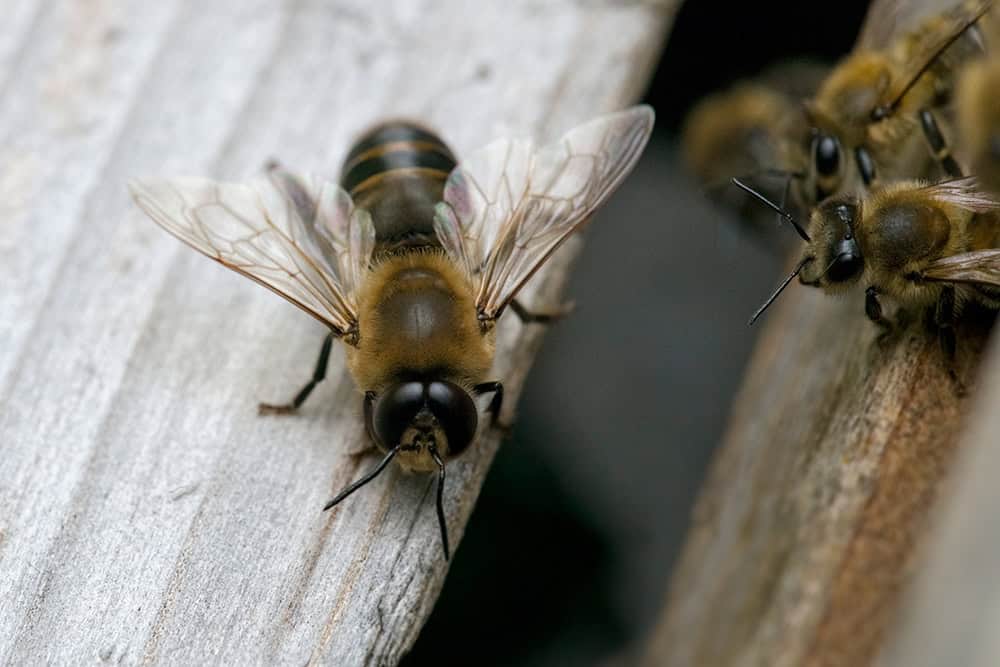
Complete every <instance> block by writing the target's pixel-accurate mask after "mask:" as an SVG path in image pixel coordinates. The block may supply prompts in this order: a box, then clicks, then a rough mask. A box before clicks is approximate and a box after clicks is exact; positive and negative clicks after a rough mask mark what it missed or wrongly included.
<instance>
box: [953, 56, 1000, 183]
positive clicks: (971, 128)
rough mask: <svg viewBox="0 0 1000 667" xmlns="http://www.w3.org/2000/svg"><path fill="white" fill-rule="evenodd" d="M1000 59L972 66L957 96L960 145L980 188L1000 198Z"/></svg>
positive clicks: (968, 68)
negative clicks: (999, 95)
mask: <svg viewBox="0 0 1000 667" xmlns="http://www.w3.org/2000/svg"><path fill="white" fill-rule="evenodd" d="M998 94H1000V55H997V54H994V55H992V56H991V57H990V59H989V60H985V61H979V62H975V63H972V64H970V65H968V66H967V67H966V68H965V70H964V71H963V72H962V75H961V77H960V79H959V82H958V88H957V90H956V92H955V114H956V120H957V126H958V132H959V141H958V143H959V145H960V147H961V150H962V155H963V158H964V160H965V161H966V163H967V164H968V166H969V169H970V170H971V172H972V173H974V174H975V175H976V177H977V178H978V179H979V182H980V185H981V186H982V187H984V188H986V189H987V190H990V191H991V192H993V193H994V194H998V195H1000V104H997V98H996V97H995V96H996V95H998Z"/></svg>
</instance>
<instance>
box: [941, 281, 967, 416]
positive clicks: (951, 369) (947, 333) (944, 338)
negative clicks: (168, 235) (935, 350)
mask: <svg viewBox="0 0 1000 667" xmlns="http://www.w3.org/2000/svg"><path fill="white" fill-rule="evenodd" d="M934 325H935V326H936V327H937V332H938V340H939V341H940V342H941V353H942V354H943V355H944V359H945V363H946V364H948V376H949V377H950V378H951V381H952V382H953V383H954V384H955V391H957V392H958V394H959V395H960V396H964V395H965V393H966V390H965V383H964V382H962V380H961V379H960V378H959V377H958V370H957V368H956V365H957V362H956V357H955V348H956V343H955V288H954V287H952V286H950V285H949V286H947V287H945V288H944V289H942V290H941V296H940V297H938V301H937V304H936V305H935V307H934Z"/></svg>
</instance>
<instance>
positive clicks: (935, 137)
mask: <svg viewBox="0 0 1000 667" xmlns="http://www.w3.org/2000/svg"><path fill="white" fill-rule="evenodd" d="M918 116H919V117H920V127H921V129H922V130H923V131H924V136H925V137H926V138H927V144H928V145H929V146H930V148H931V154H932V155H933V156H934V159H935V160H937V161H938V163H939V164H940V165H941V169H943V170H944V173H945V174H947V175H948V176H950V177H952V178H961V177H962V176H964V175H965V174H963V173H962V168H961V167H960V166H959V165H958V162H956V161H955V158H954V156H953V155H952V154H951V148H949V147H948V142H946V141H945V140H944V135H942V134H941V127H940V126H939V125H938V122H937V119H936V118H935V117H934V113H933V112H932V111H931V110H930V109H922V110H921V111H920V113H919V114H918Z"/></svg>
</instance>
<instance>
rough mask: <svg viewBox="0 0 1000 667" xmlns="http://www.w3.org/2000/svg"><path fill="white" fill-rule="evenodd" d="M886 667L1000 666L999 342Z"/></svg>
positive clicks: (906, 599) (891, 641)
mask: <svg viewBox="0 0 1000 667" xmlns="http://www.w3.org/2000/svg"><path fill="white" fill-rule="evenodd" d="M982 389H983V391H982V393H981V394H980V395H979V396H978V397H977V398H976V400H975V409H974V413H973V415H972V416H971V418H970V420H969V425H968V430H967V431H966V433H965V435H964V436H963V444H962V454H961V457H960V458H959V460H958V463H957V465H956V466H955V470H954V472H953V473H952V474H951V475H950V477H949V479H948V486H947V487H946V494H944V498H943V501H942V503H941V507H940V509H939V510H938V511H936V512H935V513H934V515H933V526H934V528H933V531H932V533H931V536H930V537H931V539H930V541H929V544H928V547H927V549H926V551H925V555H924V558H923V563H924V564H923V567H921V569H920V572H919V574H918V575H917V577H916V581H915V582H914V585H913V586H912V588H911V590H910V591H909V592H908V594H907V595H906V596H904V602H905V604H904V605H903V613H902V614H901V615H900V618H899V619H898V622H897V624H896V627H895V628H893V630H894V632H893V633H892V634H891V637H890V639H889V641H888V643H887V645H886V648H885V650H884V651H883V654H882V656H881V659H880V661H879V663H878V664H879V665H883V666H884V667H904V666H905V667H923V666H925V665H926V666H927V667H932V666H934V667H936V666H937V665H963V666H965V667H979V666H982V667H989V666H992V665H996V664H1000V576H998V569H1000V512H998V508H1000V484H998V483H997V474H998V472H1000V447H998V445H1000V410H998V409H997V406H998V405H1000V340H994V341H992V343H991V350H990V353H989V356H988V357H987V362H986V363H984V373H983V388H982Z"/></svg>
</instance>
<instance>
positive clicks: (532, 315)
mask: <svg viewBox="0 0 1000 667" xmlns="http://www.w3.org/2000/svg"><path fill="white" fill-rule="evenodd" d="M573 308H574V305H573V304H572V303H570V304H567V305H565V306H563V307H562V308H560V309H559V310H557V311H554V312H549V313H537V312H533V311H530V310H528V309H527V308H525V307H524V306H523V305H522V304H521V302H520V301H518V300H517V299H514V300H512V301H511V302H510V309H511V310H513V311H514V314H515V315H517V318H518V319H519V320H521V321H522V322H524V323H525V324H529V323H532V322H535V323H538V324H552V323H553V322H556V321H558V320H561V319H562V318H564V317H566V316H567V315H569V314H570V313H572V312H573Z"/></svg>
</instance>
